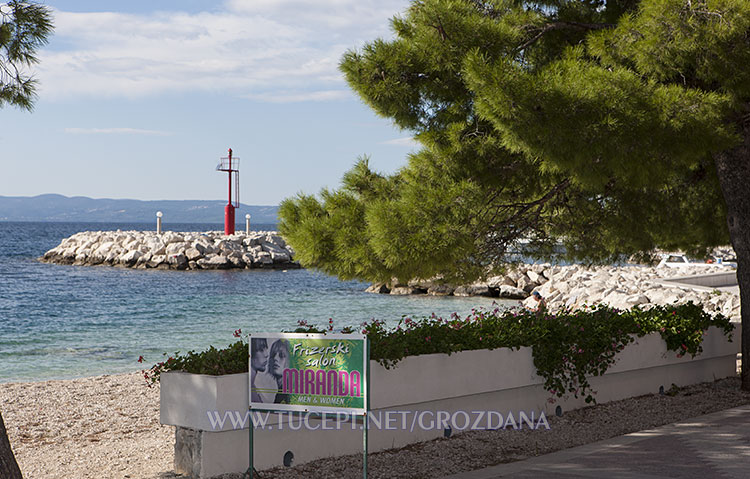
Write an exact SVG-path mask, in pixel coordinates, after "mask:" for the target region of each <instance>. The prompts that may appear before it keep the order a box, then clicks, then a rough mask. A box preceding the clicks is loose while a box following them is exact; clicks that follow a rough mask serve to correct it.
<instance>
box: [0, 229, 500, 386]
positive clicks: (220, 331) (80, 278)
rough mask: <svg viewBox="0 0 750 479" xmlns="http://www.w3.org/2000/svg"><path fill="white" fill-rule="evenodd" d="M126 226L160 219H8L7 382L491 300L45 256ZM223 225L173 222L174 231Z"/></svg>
mask: <svg viewBox="0 0 750 479" xmlns="http://www.w3.org/2000/svg"><path fill="white" fill-rule="evenodd" d="M257 226H258V229H272V228H273V225H257ZM264 226H265V228H264ZM117 229H122V230H149V229H153V225H151V224H105V223H15V222H0V382H7V381H24V380H41V379H52V378H71V377H80V376H88V375H95V374H109V373H117V372H125V371H134V370H140V369H142V366H141V365H140V364H138V363H137V362H136V360H137V358H138V356H140V355H143V356H144V357H145V358H146V361H147V362H148V363H149V365H150V364H153V363H154V362H157V361H159V360H161V359H162V353H164V352H170V353H171V352H174V351H188V350H191V349H192V350H200V349H204V348H206V347H208V346H209V345H215V346H217V347H220V346H224V345H226V344H228V343H230V342H232V341H233V339H234V338H233V337H232V332H233V331H234V330H235V329H238V328H241V329H242V330H243V332H250V331H259V332H260V331H280V330H284V329H292V328H294V327H295V326H296V324H297V321H298V320H307V321H308V322H310V323H317V324H320V325H324V324H327V321H328V318H333V320H334V322H335V325H336V327H337V328H340V327H343V326H356V325H359V324H360V323H361V322H363V321H366V320H370V319H372V318H377V319H382V320H385V321H386V322H387V323H390V324H395V323H396V322H397V321H398V320H399V319H400V318H401V317H402V315H411V316H422V315H429V314H431V313H433V312H434V313H436V314H438V315H442V316H448V315H450V313H452V312H454V311H455V312H459V313H460V314H467V313H468V312H470V310H471V309H472V308H473V307H477V306H485V307H489V306H490V305H491V304H492V300H491V299H489V298H454V297H448V298H445V297H428V296H389V295H376V294H369V293H365V292H364V289H365V288H366V287H367V285H366V284H363V283H360V282H357V281H339V280H337V279H335V278H331V277H328V276H325V275H322V274H320V273H316V272H313V271H308V270H289V271H287V272H283V271H255V270H238V271H162V270H131V269H121V268H113V267H107V266H94V267H91V266H64V265H50V264H43V263H39V262H38V261H37V260H36V258H38V257H40V256H42V255H43V254H44V252H45V251H47V250H49V249H51V248H53V247H55V246H57V245H58V244H59V243H60V241H61V240H62V239H63V238H65V237H67V236H70V235H72V234H74V233H77V232H79V231H90V230H117ZM220 229H222V225H218V224H216V225H199V224H171V225H170V224H165V230H173V231H206V230H220ZM505 303H506V304H515V302H505Z"/></svg>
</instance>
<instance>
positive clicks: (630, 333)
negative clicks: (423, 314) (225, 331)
mask: <svg viewBox="0 0 750 479" xmlns="http://www.w3.org/2000/svg"><path fill="white" fill-rule="evenodd" d="M711 326H715V327H718V328H721V329H722V330H723V331H724V333H725V334H727V335H730V334H731V332H732V329H733V326H732V325H731V323H730V322H729V319H727V318H726V317H724V316H722V315H720V314H719V315H716V316H714V317H712V316H711V315H710V314H708V313H706V312H705V311H704V310H703V308H702V307H701V306H699V305H695V304H693V303H686V304H681V305H675V306H656V307H653V308H652V309H649V310H647V311H643V310H641V309H638V308H633V309H632V310H630V311H617V310H614V309H611V308H609V307H607V306H598V307H596V308H593V309H582V310H577V311H564V312H562V313H560V314H548V313H536V312H531V311H528V310H525V309H522V310H503V311H501V310H500V309H499V308H495V309H494V310H483V309H478V310H473V311H472V313H471V314H470V315H468V316H467V317H466V318H461V317H459V316H458V315H457V314H455V313H454V314H453V315H452V316H451V317H450V318H449V319H447V320H444V319H443V318H439V317H437V316H435V315H434V314H433V315H432V316H431V317H428V318H421V319H417V320H413V319H412V318H409V317H404V318H402V319H401V321H399V323H398V324H397V325H396V327H395V328H390V329H389V328H387V327H386V325H385V323H383V322H382V321H378V320H374V321H372V322H370V323H364V324H363V325H362V329H361V331H362V333H363V334H365V335H367V337H368V339H369V340H370V358H371V359H373V360H376V361H378V362H380V363H381V364H382V365H383V366H385V367H386V368H392V367H394V366H395V365H396V364H397V363H398V362H399V361H401V360H402V359H404V358H405V357H407V356H416V355H421V354H435V353H447V354H451V353H455V352H458V351H469V350H476V349H496V348H511V349H518V348H520V347H522V346H526V347H531V348H532V355H533V358H534V366H535V367H536V369H537V373H538V374H539V375H540V376H541V377H543V378H544V386H545V388H546V389H547V390H548V391H549V392H550V393H551V394H552V395H553V396H557V397H563V396H566V395H569V394H573V395H574V396H575V397H579V396H581V397H585V398H586V402H593V401H595V399H594V395H595V394H596V392H595V391H593V390H592V389H591V385H590V384H589V381H588V378H589V377H591V376H600V375H602V374H604V373H605V372H606V371H607V369H609V367H610V366H612V364H614V362H615V356H616V354H617V353H618V352H619V351H621V350H622V349H623V348H624V347H625V346H627V345H628V344H629V343H631V342H633V341H634V340H635V339H636V337H641V336H644V335H646V334H650V333H655V332H658V333H659V334H661V337H662V338H663V339H664V341H665V342H666V344H667V349H669V350H670V351H676V352H677V355H678V357H681V356H683V355H685V354H690V355H692V356H693V357H695V356H696V355H697V354H700V353H701V351H702V346H701V342H702V340H703V334H704V332H705V331H706V330H707V329H708V328H709V327H711ZM332 330H333V321H332V320H329V324H328V328H327V329H322V328H318V327H316V326H314V325H310V324H307V323H306V322H300V324H299V328H297V329H296V330H295V331H294V332H301V333H323V334H325V332H326V331H332ZM343 332H352V331H351V330H350V329H347V330H346V331H343ZM730 340H731V336H730ZM165 371H187V372H191V373H199V374H215V375H218V374H232V373H241V372H247V371H248V348H247V344H246V343H243V342H242V341H238V342H236V343H234V344H232V345H230V346H229V347H228V348H226V349H223V350H217V349H215V348H214V347H210V348H209V349H208V350H207V351H204V352H201V353H195V352H193V351H190V352H189V353H187V354H185V355H181V354H179V353H175V355H174V356H170V357H169V358H168V359H167V360H166V361H164V362H160V363H158V364H156V365H154V366H153V367H152V368H151V369H150V370H149V371H147V372H144V376H145V377H146V379H147V380H148V381H149V384H151V383H154V382H156V381H158V379H159V376H160V374H161V373H162V372H165Z"/></svg>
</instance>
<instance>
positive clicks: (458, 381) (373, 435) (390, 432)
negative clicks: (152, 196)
mask: <svg viewBox="0 0 750 479" xmlns="http://www.w3.org/2000/svg"><path fill="white" fill-rule="evenodd" d="M739 337H740V336H739V331H737V330H736V331H735V333H734V338H735V340H734V342H732V343H729V342H727V341H726V340H725V338H724V336H723V334H722V333H721V331H720V330H717V329H714V328H712V329H711V330H709V331H708V333H707V335H706V337H705V338H704V343H703V349H704V351H703V354H701V355H700V356H697V357H696V358H695V359H691V358H690V357H689V356H687V357H682V358H678V357H677V356H676V354H675V353H674V352H669V351H667V350H666V345H665V344H664V342H663V341H662V339H661V337H660V336H659V335H656V334H653V335H650V336H646V337H643V338H639V339H638V340H637V343H635V344H631V345H629V346H627V347H626V348H625V349H624V350H623V351H622V352H620V353H619V354H618V361H617V363H616V364H615V365H614V366H613V367H612V368H610V370H609V371H607V373H606V374H605V375H604V376H601V377H593V378H591V379H590V382H591V384H592V386H593V387H594V389H595V390H597V391H598V394H597V396H596V397H597V401H598V402H607V401H613V400H618V399H623V398H627V397H632V396H639V395H643V394H649V393H657V392H658V391H659V388H660V387H662V386H663V387H664V389H669V387H670V386H671V385H672V384H673V383H674V384H677V385H678V386H684V385H687V384H693V383H699V382H705V381H713V380H715V379H718V378H723V377H727V376H732V375H734V374H736V372H735V371H736V369H735V368H736V355H737V353H738V351H739ZM370 368H371V391H372V395H371V401H370V406H371V410H372V412H373V415H374V416H375V417H380V418H381V419H384V418H385V417H386V412H388V411H391V412H392V414H391V416H390V417H391V418H392V419H393V418H394V417H395V418H396V423H395V425H396V427H395V428H392V429H388V428H386V427H385V426H384V425H382V426H381V428H380V429H378V428H377V427H374V424H373V423H372V422H371V429H370V432H369V450H370V451H378V450H383V449H388V448H393V447H401V446H404V445H407V444H410V443H414V442H420V441H425V440H430V439H434V438H437V437H442V436H443V435H444V434H445V432H446V431H445V430H444V428H443V427H438V425H437V424H436V425H435V428H433V429H423V428H421V427H419V424H418V423H417V424H415V421H414V418H417V417H418V416H419V417H422V419H424V421H423V423H429V420H430V419H435V417H436V415H437V412H438V411H444V412H445V413H446V414H451V415H454V414H456V413H458V414H456V416H455V417H456V418H457V419H459V420H460V419H462V416H463V413H462V412H461V411H465V412H467V414H469V415H470V416H471V417H472V420H473V419H475V418H476V417H477V416H476V414H473V412H475V411H496V412H499V413H500V414H502V416H503V417H504V418H506V419H507V417H508V415H509V414H510V415H512V416H514V419H515V420H518V418H519V413H520V412H521V411H523V412H524V413H526V414H527V415H530V414H531V413H534V415H535V417H536V418H537V419H538V418H539V415H540V414H541V413H542V412H544V413H545V414H547V415H550V414H554V412H555V408H556V407H557V406H560V407H561V408H562V410H563V411H566V410H570V409H574V408H578V407H582V406H584V405H585V402H584V400H583V399H582V398H578V399H575V398H570V399H568V400H558V401H556V402H555V403H553V404H551V403H550V402H549V401H548V400H549V399H550V396H551V395H550V393H549V392H547V391H545V390H544V388H543V386H542V385H543V380H542V378H541V377H539V376H538V375H537V374H536V369H535V367H534V364H533V358H532V355H531V349H530V348H521V349H520V350H510V349H507V348H501V349H496V350H479V351H463V352H460V353H455V354H452V355H450V356H448V355H446V354H431V355H424V356H411V357H407V358H405V359H404V360H403V361H401V362H400V363H398V365H397V367H396V368H395V369H391V370H386V369H385V368H383V367H382V366H381V365H380V364H378V363H376V362H374V361H373V362H372V363H371V367H370ZM247 381H248V379H247V374H237V375H230V376H218V377H217V376H203V375H192V374H186V373H178V372H175V373H166V374H163V375H162V379H161V412H160V419H161V422H162V423H163V424H170V425H175V426H179V428H178V433H177V439H178V441H177V442H178V444H177V446H176V448H175V450H176V457H175V467H176V470H177V472H183V473H192V474H193V475H194V476H195V477H211V476H214V475H218V474H222V473H226V472H244V471H245V470H246V469H247V464H248V446H249V442H248V430H247V429H234V426H233V424H232V423H231V421H227V422H225V423H224V425H223V427H214V425H212V424H211V423H210V421H209V419H208V415H207V411H216V412H218V413H220V414H224V413H225V412H226V411H237V412H238V413H240V414H245V412H246V410H247V404H248V391H247V390H248V384H247ZM426 411H427V412H432V413H433V415H432V416H431V417H430V415H429V413H425V412H426ZM395 412H398V413H395ZM420 415H421V416H420ZM403 417H407V418H408V420H407V421H406V422H407V423H406V424H404V426H406V427H401V421H402V420H403V419H402V418H403ZM280 419H281V422H282V423H281V424H280ZM295 421H296V422H295ZM307 421H308V422H307V425H304V424H300V423H299V420H292V422H291V426H292V427H295V428H297V427H299V430H291V429H290V423H289V416H283V417H280V416H277V415H275V414H271V415H270V417H269V422H268V424H267V425H266V427H265V428H263V429H256V430H255V441H254V449H255V456H254V457H255V464H256V468H258V469H263V468H268V467H272V466H276V465H281V464H282V463H283V457H284V455H285V453H287V452H291V453H292V454H293V455H294V463H295V464H297V463H302V462H307V461H310V460H313V459H317V458H320V457H326V456H333V455H342V454H354V453H359V452H361V451H362V431H361V430H360V429H359V425H358V424H357V423H354V424H352V423H351V422H348V423H344V424H343V425H342V426H341V428H340V429H339V430H336V429H335V428H333V429H327V430H324V424H322V423H321V421H320V420H319V419H316V418H313V419H310V418H309V417H308V419H307ZM459 422H462V421H459ZM391 425H394V424H393V423H392V424H391ZM415 425H416V427H414V426H415ZM329 426H331V424H329ZM458 426H459V427H460V426H461V424H458ZM308 427H309V428H315V429H316V430H310V429H309V428H308ZM181 428H187V429H189V431H183V430H182V429H181ZM452 432H458V430H457V429H455V428H454V429H453V431H452ZM180 441H182V443H180ZM186 441H187V442H189V444H186V443H185V442H186ZM196 451H198V454H197V456H196ZM196 457H197V459H196Z"/></svg>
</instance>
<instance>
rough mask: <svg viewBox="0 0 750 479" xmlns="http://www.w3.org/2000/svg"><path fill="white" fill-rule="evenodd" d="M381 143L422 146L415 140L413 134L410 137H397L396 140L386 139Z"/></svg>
mask: <svg viewBox="0 0 750 479" xmlns="http://www.w3.org/2000/svg"><path fill="white" fill-rule="evenodd" d="M381 145H391V146H408V147H410V148H417V147H419V146H422V145H421V144H420V143H419V142H418V141H417V140H415V139H414V138H412V137H411V136H410V137H408V138H396V139H395V140H388V141H384V142H382V143H381Z"/></svg>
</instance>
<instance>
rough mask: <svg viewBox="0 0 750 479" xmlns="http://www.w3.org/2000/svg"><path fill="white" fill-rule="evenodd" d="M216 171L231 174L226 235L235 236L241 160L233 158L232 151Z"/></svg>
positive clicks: (225, 226) (226, 212)
mask: <svg viewBox="0 0 750 479" xmlns="http://www.w3.org/2000/svg"><path fill="white" fill-rule="evenodd" d="M216 171H226V172H227V173H229V200H228V202H227V205H226V206H225V207H224V234H225V235H233V234H234V210H235V209H236V208H239V207H240V159H239V158H232V149H231V148H230V149H229V156H228V157H226V158H221V161H220V162H219V165H218V166H217V167H216ZM232 177H234V198H232Z"/></svg>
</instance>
